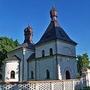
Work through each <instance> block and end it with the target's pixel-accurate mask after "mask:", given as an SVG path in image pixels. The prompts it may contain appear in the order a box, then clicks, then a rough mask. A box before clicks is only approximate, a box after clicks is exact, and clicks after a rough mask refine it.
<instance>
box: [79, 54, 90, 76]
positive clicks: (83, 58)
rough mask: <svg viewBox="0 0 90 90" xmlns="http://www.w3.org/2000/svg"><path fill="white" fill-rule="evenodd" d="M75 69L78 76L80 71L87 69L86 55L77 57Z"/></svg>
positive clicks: (87, 59) (87, 58)
mask: <svg viewBox="0 0 90 90" xmlns="http://www.w3.org/2000/svg"><path fill="white" fill-rule="evenodd" d="M77 59H78V61H77V68H78V72H79V74H80V76H81V75H82V69H83V68H87V67H89V62H90V61H89V57H88V54H87V53H84V54H82V55H78V56H77Z"/></svg>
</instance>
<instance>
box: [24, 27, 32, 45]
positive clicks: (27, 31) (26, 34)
mask: <svg viewBox="0 0 90 90" xmlns="http://www.w3.org/2000/svg"><path fill="white" fill-rule="evenodd" d="M32 33H33V32H32V27H31V26H28V27H26V28H25V29H24V37H25V39H24V43H28V44H30V43H32Z"/></svg>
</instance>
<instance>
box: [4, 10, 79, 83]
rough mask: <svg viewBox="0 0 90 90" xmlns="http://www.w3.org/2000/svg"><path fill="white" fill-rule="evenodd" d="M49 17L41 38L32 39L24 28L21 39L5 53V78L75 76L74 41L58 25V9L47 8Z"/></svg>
mask: <svg viewBox="0 0 90 90" xmlns="http://www.w3.org/2000/svg"><path fill="white" fill-rule="evenodd" d="M50 17H51V21H50V24H49V25H48V27H47V29H46V31H45V33H44V34H43V35H42V37H41V39H40V40H39V41H38V42H37V43H36V44H33V43H32V32H33V30H32V28H31V27H30V26H28V27H27V28H25V30H24V36H25V40H24V43H23V44H22V45H20V46H18V47H17V48H16V49H15V50H13V51H11V52H9V53H8V58H7V59H6V60H5V63H4V64H5V67H4V71H5V73H4V75H3V76H4V81H6V82H8V81H10V82H18V81H28V80H65V79H75V78H76V75H77V61H76V45H77V43H76V42H74V41H73V40H72V39H71V38H70V37H69V36H68V35H67V34H66V33H65V31H64V30H63V28H62V27H61V26H60V25H59V23H58V20H57V11H56V9H55V8H52V9H51V10H50Z"/></svg>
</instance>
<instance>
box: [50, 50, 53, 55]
mask: <svg viewBox="0 0 90 90" xmlns="http://www.w3.org/2000/svg"><path fill="white" fill-rule="evenodd" d="M52 55H53V49H52V48H50V56H52Z"/></svg>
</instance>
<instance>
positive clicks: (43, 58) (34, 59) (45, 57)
mask: <svg viewBox="0 0 90 90" xmlns="http://www.w3.org/2000/svg"><path fill="white" fill-rule="evenodd" d="M56 55H57V57H58V56H60V57H68V58H75V59H76V56H70V55H63V54H54V55H52V56H50V55H48V56H44V57H38V58H33V59H31V60H28V61H29V62H32V61H36V60H45V59H47V58H54V57H56Z"/></svg>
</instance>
